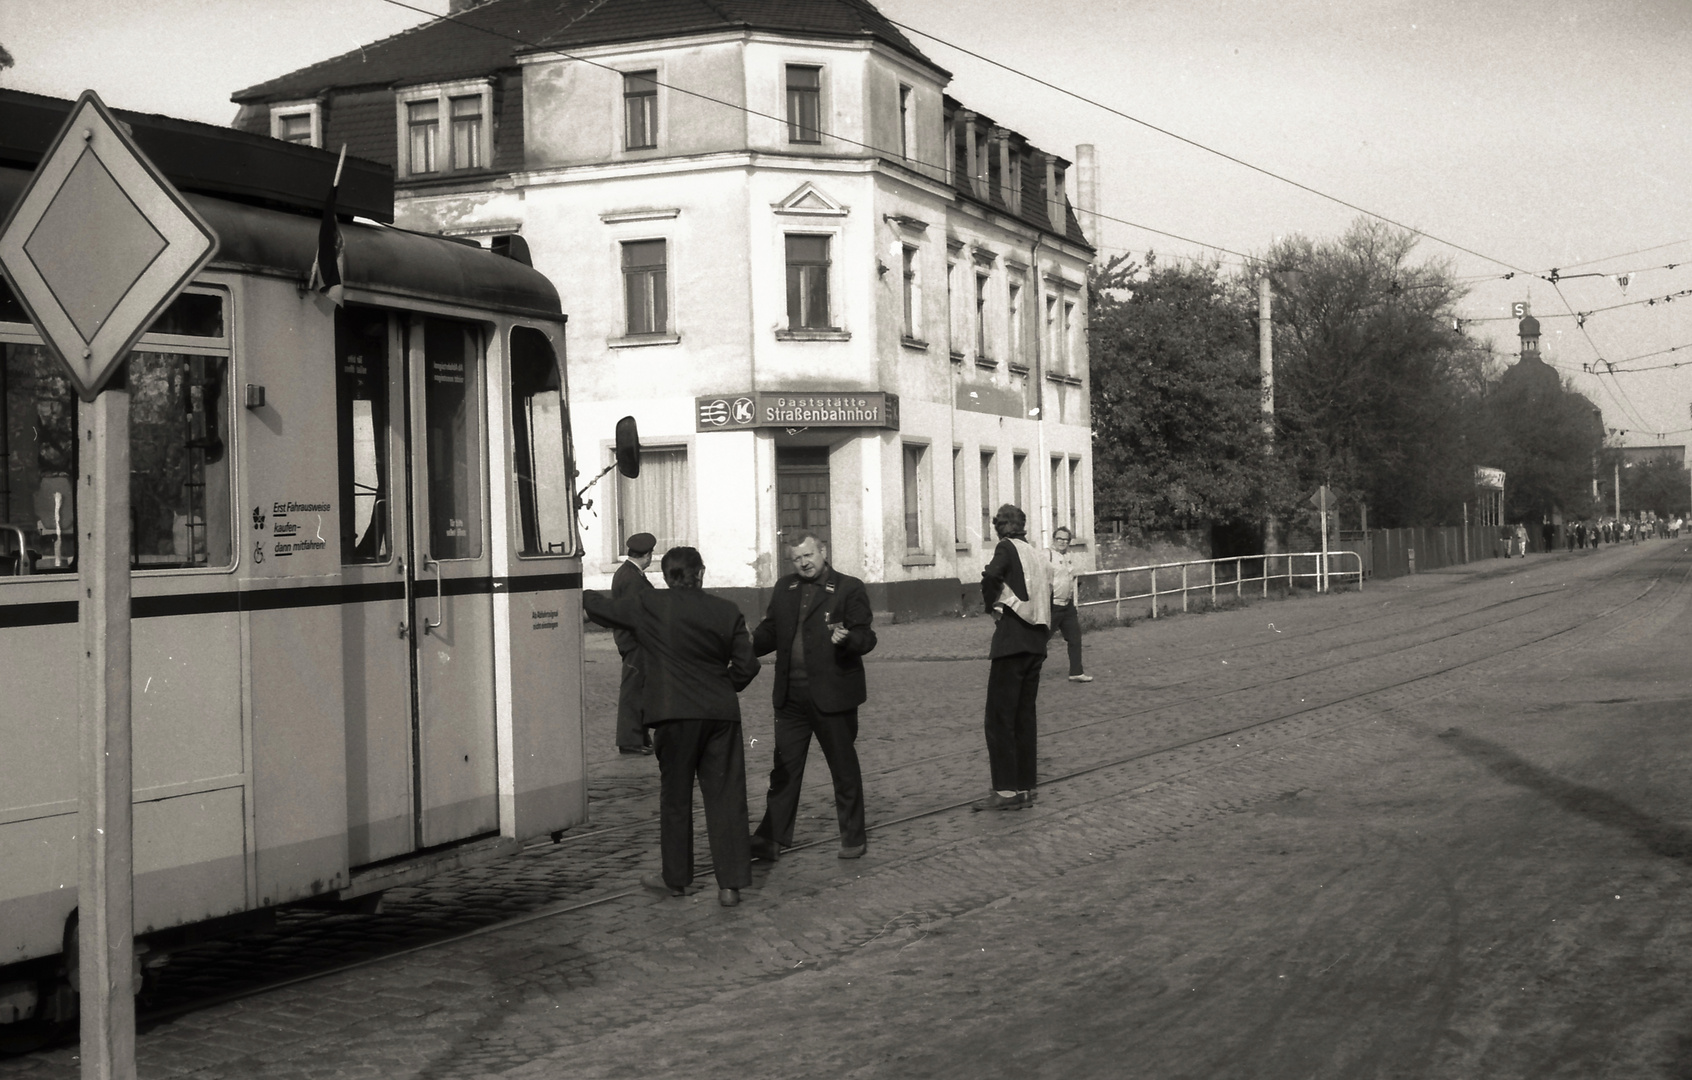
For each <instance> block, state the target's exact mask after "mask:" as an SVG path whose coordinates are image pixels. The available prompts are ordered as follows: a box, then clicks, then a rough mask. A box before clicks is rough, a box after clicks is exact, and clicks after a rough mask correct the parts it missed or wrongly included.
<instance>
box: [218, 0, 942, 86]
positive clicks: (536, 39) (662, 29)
mask: <svg viewBox="0 0 1692 1080" xmlns="http://www.w3.org/2000/svg"><path fill="white" fill-rule="evenodd" d="M723 30H769V31H774V32H776V33H786V34H794V35H797V36H803V37H821V38H842V39H850V38H870V39H873V40H875V41H880V42H882V43H884V44H886V45H888V46H890V47H891V48H893V49H895V50H897V51H898V52H901V53H903V54H904V55H906V56H908V57H910V58H911V59H913V60H916V61H918V62H920V63H922V64H925V65H927V66H928V67H930V68H933V69H934V70H935V71H936V72H939V73H940V74H942V75H947V74H948V73H947V72H945V70H944V69H943V68H940V67H939V66H938V65H936V64H935V63H934V61H932V60H930V59H929V58H928V57H926V56H924V55H923V54H922V53H921V52H920V51H919V50H918V49H917V47H916V46H915V45H913V44H911V42H910V40H909V39H908V38H906V37H905V35H903V34H901V33H900V32H899V29H898V28H897V27H896V26H894V25H893V24H892V23H891V22H889V21H888V19H887V17H886V16H884V15H882V14H881V12H879V11H877V10H876V9H875V7H874V6H872V5H871V4H869V3H868V0H488V2H487V3H484V4H479V5H477V6H476V7H473V8H470V9H469V10H467V11H464V12H461V13H459V14H458V15H455V16H452V17H451V18H440V19H436V20H434V21H433V22H428V23H424V24H423V25H421V26H417V27H413V28H412V29H410V30H407V31H405V32H403V33H400V34H395V35H394V36H393V37H389V38H383V39H382V40H381V41H377V42H373V43H371V44H369V45H365V46H363V47H361V48H358V49H354V50H353V51H352V52H348V53H343V54H342V55H340V56H337V57H333V58H331V59H329V60H324V61H321V62H319V63H316V64H312V65H311V66H310V67H304V68H300V69H299V70H298V71H293V72H290V73H288V74H286V75H283V76H281V77H280V78H276V79H271V80H270V81H268V82H262V83H259V84H257V85H256V86H249V87H247V88H246V89H245V90H239V91H237V92H235V93H234V94H232V95H230V98H231V100H233V101H237V102H256V101H286V100H290V99H293V98H307V97H312V96H315V95H316V94H319V93H321V92H323V91H324V90H328V89H331V88H340V87H351V86H388V85H393V84H396V83H405V82H413V83H418V82H444V81H447V80H450V79H461V78H472V77H475V76H481V75H490V74H492V73H493V72H495V71H499V70H501V69H503V68H510V67H513V66H515V65H516V63H517V57H518V56H519V55H520V54H522V53H527V52H533V51H536V50H538V49H542V48H547V49H568V48H572V47H576V48H579V47H582V46H587V45H608V44H613V43H616V42H624V41H644V40H651V39H656V38H664V37H680V36H686V35H689V34H708V33H717V32H720V31H723Z"/></svg>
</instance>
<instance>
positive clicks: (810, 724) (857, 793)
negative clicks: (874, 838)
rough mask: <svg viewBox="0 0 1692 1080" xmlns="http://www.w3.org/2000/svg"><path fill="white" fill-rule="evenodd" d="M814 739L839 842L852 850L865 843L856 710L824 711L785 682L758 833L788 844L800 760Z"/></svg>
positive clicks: (801, 774) (803, 689)
mask: <svg viewBox="0 0 1692 1080" xmlns="http://www.w3.org/2000/svg"><path fill="white" fill-rule="evenodd" d="M812 736H815V737H816V740H817V745H818V746H820V747H822V752H823V757H824V758H826V759H827V761H828V771H829V773H830V774H831V775H832V776H833V777H834V816H835V818H836V819H837V820H838V821H839V824H840V842H841V843H842V844H843V845H845V846H847V847H855V846H857V845H858V844H862V843H863V842H864V780H863V774H862V772H861V771H860V770H859V768H858V750H857V747H856V746H854V745H853V744H854V743H855V742H856V741H857V738H858V710H857V709H848V710H846V711H845V712H823V711H821V710H820V709H818V708H817V706H816V703H815V702H814V701H812V700H811V692H810V687H808V686H806V685H805V684H804V683H792V682H790V683H788V684H787V700H786V701H784V702H783V703H782V704H781V706H780V707H779V708H777V709H776V714H775V767H774V768H772V769H771V770H770V790H769V795H768V796H767V797H766V798H765V801H764V820H763V821H761V822H759V823H758V830H757V834H758V836H760V837H761V838H763V839H765V840H771V841H774V842H775V843H778V844H781V845H782V846H783V847H786V846H789V845H791V844H792V843H793V822H794V819H795V818H797V817H798V814H799V786H800V783H801V782H802V781H803V780H804V778H805V759H806V757H808V756H809V754H810V751H811V738H812Z"/></svg>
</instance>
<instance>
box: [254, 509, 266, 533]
mask: <svg viewBox="0 0 1692 1080" xmlns="http://www.w3.org/2000/svg"><path fill="white" fill-rule="evenodd" d="M253 529H254V530H255V531H258V532H263V531H264V507H262V506H255V507H253Z"/></svg>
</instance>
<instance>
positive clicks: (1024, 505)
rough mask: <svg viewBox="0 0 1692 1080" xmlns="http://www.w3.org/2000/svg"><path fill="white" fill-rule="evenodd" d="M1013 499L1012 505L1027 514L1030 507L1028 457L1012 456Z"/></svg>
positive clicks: (1025, 455)
mask: <svg viewBox="0 0 1692 1080" xmlns="http://www.w3.org/2000/svg"><path fill="white" fill-rule="evenodd" d="M1011 497H1012V504H1013V505H1014V506H1016V507H1017V509H1019V510H1021V511H1022V512H1023V513H1025V514H1026V513H1027V512H1028V511H1029V509H1030V507H1029V505H1028V455H1027V454H1012V455H1011Z"/></svg>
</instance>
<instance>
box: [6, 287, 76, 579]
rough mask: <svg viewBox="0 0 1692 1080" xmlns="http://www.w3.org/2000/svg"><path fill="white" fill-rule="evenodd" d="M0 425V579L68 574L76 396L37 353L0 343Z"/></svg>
mask: <svg viewBox="0 0 1692 1080" xmlns="http://www.w3.org/2000/svg"><path fill="white" fill-rule="evenodd" d="M5 299H9V298H8V297H0V319H7V320H8V321H9V320H10V319H11V316H10V315H8V314H7V313H6V312H5V309H4V304H3V301H4V300H5ZM0 418H3V420H4V423H0V463H3V468H0V577H6V576H11V575H15V574H44V573H53V572H69V571H73V570H75V569H76V483H75V481H74V480H73V479H72V478H73V477H74V476H75V475H76V468H77V461H76V395H75V393H74V392H73V391H72V390H71V385H70V380H69V379H68V378H66V377H65V376H64V374H63V373H62V371H61V368H60V365H59V362H58V361H57V360H56V359H55V358H54V357H53V355H52V354H51V353H50V352H48V350H47V349H46V348H45V347H44V346H41V345H15V344H3V343H0Z"/></svg>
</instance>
